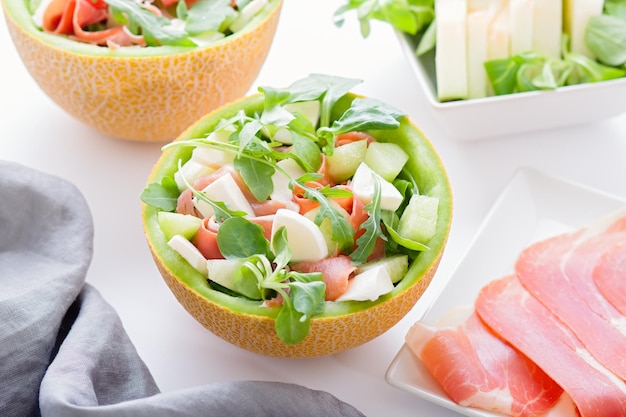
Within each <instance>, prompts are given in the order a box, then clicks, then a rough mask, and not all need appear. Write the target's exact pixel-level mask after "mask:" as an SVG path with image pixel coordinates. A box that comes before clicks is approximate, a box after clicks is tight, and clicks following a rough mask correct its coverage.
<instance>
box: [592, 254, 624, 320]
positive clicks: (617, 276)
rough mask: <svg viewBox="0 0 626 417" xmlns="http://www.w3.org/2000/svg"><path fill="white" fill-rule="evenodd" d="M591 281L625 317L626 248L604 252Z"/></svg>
mask: <svg viewBox="0 0 626 417" xmlns="http://www.w3.org/2000/svg"><path fill="white" fill-rule="evenodd" d="M593 281H594V283H595V284H596V286H597V287H598V289H599V291H600V292H601V293H602V294H603V295H604V297H605V298H606V299H607V300H608V301H609V302H610V303H611V304H612V305H613V306H614V307H615V308H616V309H617V310H618V311H619V312H620V313H621V314H623V315H625V316H626V247H625V246H624V245H615V246H613V247H612V248H611V249H609V250H608V251H606V252H605V253H604V254H603V255H602V256H601V257H600V259H598V262H597V263H596V266H595V268H594V270H593Z"/></svg>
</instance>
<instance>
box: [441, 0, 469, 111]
mask: <svg viewBox="0 0 626 417" xmlns="http://www.w3.org/2000/svg"><path fill="white" fill-rule="evenodd" d="M435 14H436V15H437V25H436V35H435V36H436V42H437V48H436V52H435V75H436V78H437V96H438V98H439V100H440V101H449V100H459V99H466V98H467V95H468V91H467V0H435Z"/></svg>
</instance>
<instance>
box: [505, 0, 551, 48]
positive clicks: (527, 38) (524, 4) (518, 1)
mask: <svg viewBox="0 0 626 417" xmlns="http://www.w3.org/2000/svg"><path fill="white" fill-rule="evenodd" d="M509 1H510V3H509V19H510V26H511V55H517V54H521V53H522V52H527V51H530V50H532V48H533V20H534V15H533V14H534V7H535V0H509ZM539 1H543V0H539Z"/></svg>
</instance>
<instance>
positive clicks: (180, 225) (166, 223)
mask: <svg viewBox="0 0 626 417" xmlns="http://www.w3.org/2000/svg"><path fill="white" fill-rule="evenodd" d="M157 221H158V222H159V226H160V227H161V230H162V231H163V233H164V234H165V237H166V238H167V239H168V240H169V239H171V238H172V237H174V236H175V235H181V236H183V237H184V238H185V239H187V240H191V239H193V237H194V236H195V235H196V232H197V231H198V228H199V227H200V225H201V224H202V219H200V218H199V217H196V216H192V215H191V214H181V213H173V212H170V211H160V212H159V213H158V214H157Z"/></svg>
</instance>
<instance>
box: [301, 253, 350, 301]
mask: <svg viewBox="0 0 626 417" xmlns="http://www.w3.org/2000/svg"><path fill="white" fill-rule="evenodd" d="M291 269H293V270H294V271H299V272H305V273H308V272H321V273H322V274H323V275H324V283H325V284H326V294H325V299H326V300H327V301H335V300H336V299H337V298H339V296H340V295H341V294H343V293H344V292H346V290H347V289H348V280H349V279H350V278H351V277H352V274H353V273H354V271H355V270H356V266H354V265H352V259H351V258H350V257H349V256H346V255H339V256H334V257H332V258H324V259H322V260H320V261H316V262H299V263H297V264H294V265H292V266H291Z"/></svg>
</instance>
